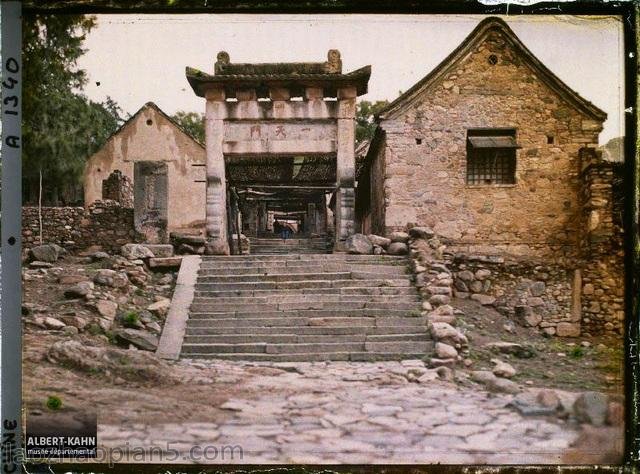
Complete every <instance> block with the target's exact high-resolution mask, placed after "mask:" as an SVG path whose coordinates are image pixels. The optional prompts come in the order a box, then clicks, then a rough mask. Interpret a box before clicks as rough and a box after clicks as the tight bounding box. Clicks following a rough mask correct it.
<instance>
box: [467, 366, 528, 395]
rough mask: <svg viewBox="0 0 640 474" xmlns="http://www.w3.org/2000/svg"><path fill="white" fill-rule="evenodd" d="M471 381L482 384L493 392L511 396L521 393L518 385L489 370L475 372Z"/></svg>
mask: <svg viewBox="0 0 640 474" xmlns="http://www.w3.org/2000/svg"><path fill="white" fill-rule="evenodd" d="M471 380H473V381H474V382H478V383H481V384H482V385H484V386H485V387H486V388H487V389H488V390H489V391H491V392H497V393H511V394H516V393H519V392H520V387H518V384H516V383H515V382H512V381H511V380H507V379H503V378H498V377H496V376H495V375H494V374H493V373H492V372H489V371H488V370H475V371H473V372H471Z"/></svg>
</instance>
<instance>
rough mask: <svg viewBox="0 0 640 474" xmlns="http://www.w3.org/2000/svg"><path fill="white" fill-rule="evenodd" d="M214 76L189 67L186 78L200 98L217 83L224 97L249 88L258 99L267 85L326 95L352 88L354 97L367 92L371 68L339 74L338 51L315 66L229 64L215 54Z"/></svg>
mask: <svg viewBox="0 0 640 474" xmlns="http://www.w3.org/2000/svg"><path fill="white" fill-rule="evenodd" d="M214 71H215V74H213V75H212V74H208V73H206V72H202V71H200V70H198V69H194V68H191V67H187V68H186V76H187V80H188V81H189V84H190V85H191V87H192V88H193V91H194V92H195V93H196V95H198V96H200V97H203V96H204V92H205V90H206V88H207V86H211V85H214V84H219V85H221V86H223V87H224V88H225V91H226V92H227V97H234V96H235V91H236V90H239V89H243V88H245V89H249V88H253V89H256V90H257V93H258V96H259V97H260V96H264V97H266V96H268V86H269V85H277V86H279V87H294V88H295V87H296V86H297V87H304V86H311V87H322V88H323V89H324V93H325V95H326V96H332V95H334V94H335V92H336V90H337V88H339V87H349V86H352V87H356V89H357V92H358V95H362V94H366V93H367V85H368V82H369V77H370V76H371V66H365V67H362V68H360V69H357V70H355V71H351V72H349V73H346V74H343V73H342V61H341V59H340V52H339V51H338V50H335V49H332V50H329V53H328V58H327V61H325V62H316V63H311V62H310V63H236V64H234V63H231V62H230V59H229V55H228V54H227V53H226V52H224V51H221V52H219V53H218V56H217V61H216V63H215V68H214Z"/></svg>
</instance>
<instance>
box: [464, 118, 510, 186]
mask: <svg viewBox="0 0 640 474" xmlns="http://www.w3.org/2000/svg"><path fill="white" fill-rule="evenodd" d="M474 136H476V137H482V136H486V137H512V138H513V139H515V138H516V129H515V128H475V129H468V130H467V137H466V138H467V140H466V143H467V147H466V152H467V153H466V170H465V171H466V172H465V184H466V185H467V186H469V187H487V186H491V187H513V186H515V185H516V184H517V180H516V170H517V162H518V156H517V152H516V150H517V149H518V148H520V147H519V146H518V147H491V148H489V147H487V148H476V147H474V146H473V145H471V142H470V140H469V137H474ZM491 159H493V160H494V162H493V163H492V164H489V165H488V164H486V162H488V161H489V160H491ZM481 161H483V162H485V163H484V164H480V162H481Z"/></svg>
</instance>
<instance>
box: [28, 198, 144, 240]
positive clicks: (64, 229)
mask: <svg viewBox="0 0 640 474" xmlns="http://www.w3.org/2000/svg"><path fill="white" fill-rule="evenodd" d="M42 241H43V243H45V244H47V243H55V244H58V245H61V246H63V247H64V248H66V249H69V250H78V249H84V248H87V247H89V246H92V245H99V246H101V247H102V248H103V249H104V250H107V251H111V252H119V251H120V247H121V246H122V245H123V244H126V243H128V242H140V241H141V236H140V235H139V234H138V233H137V232H136V231H135V230H134V227H133V209H131V208H127V207H122V206H120V205H119V204H118V203H117V202H115V201H96V202H94V203H93V204H92V205H90V206H89V207H88V208H87V209H85V208H83V207H43V208H42ZM39 244H40V230H39V219H38V208H37V207H23V208H22V246H23V249H24V250H29V249H30V248H32V247H34V246H36V245H39Z"/></svg>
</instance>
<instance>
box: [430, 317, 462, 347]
mask: <svg viewBox="0 0 640 474" xmlns="http://www.w3.org/2000/svg"><path fill="white" fill-rule="evenodd" d="M429 331H430V332H431V336H432V337H433V338H434V339H435V340H436V341H438V342H444V343H445V344H450V345H452V346H455V345H456V344H460V345H466V344H467V343H468V340H467V337H466V336H465V335H464V334H462V333H461V332H460V331H458V330H457V329H456V328H454V327H453V326H451V325H450V324H448V323H439V322H430V323H429Z"/></svg>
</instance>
